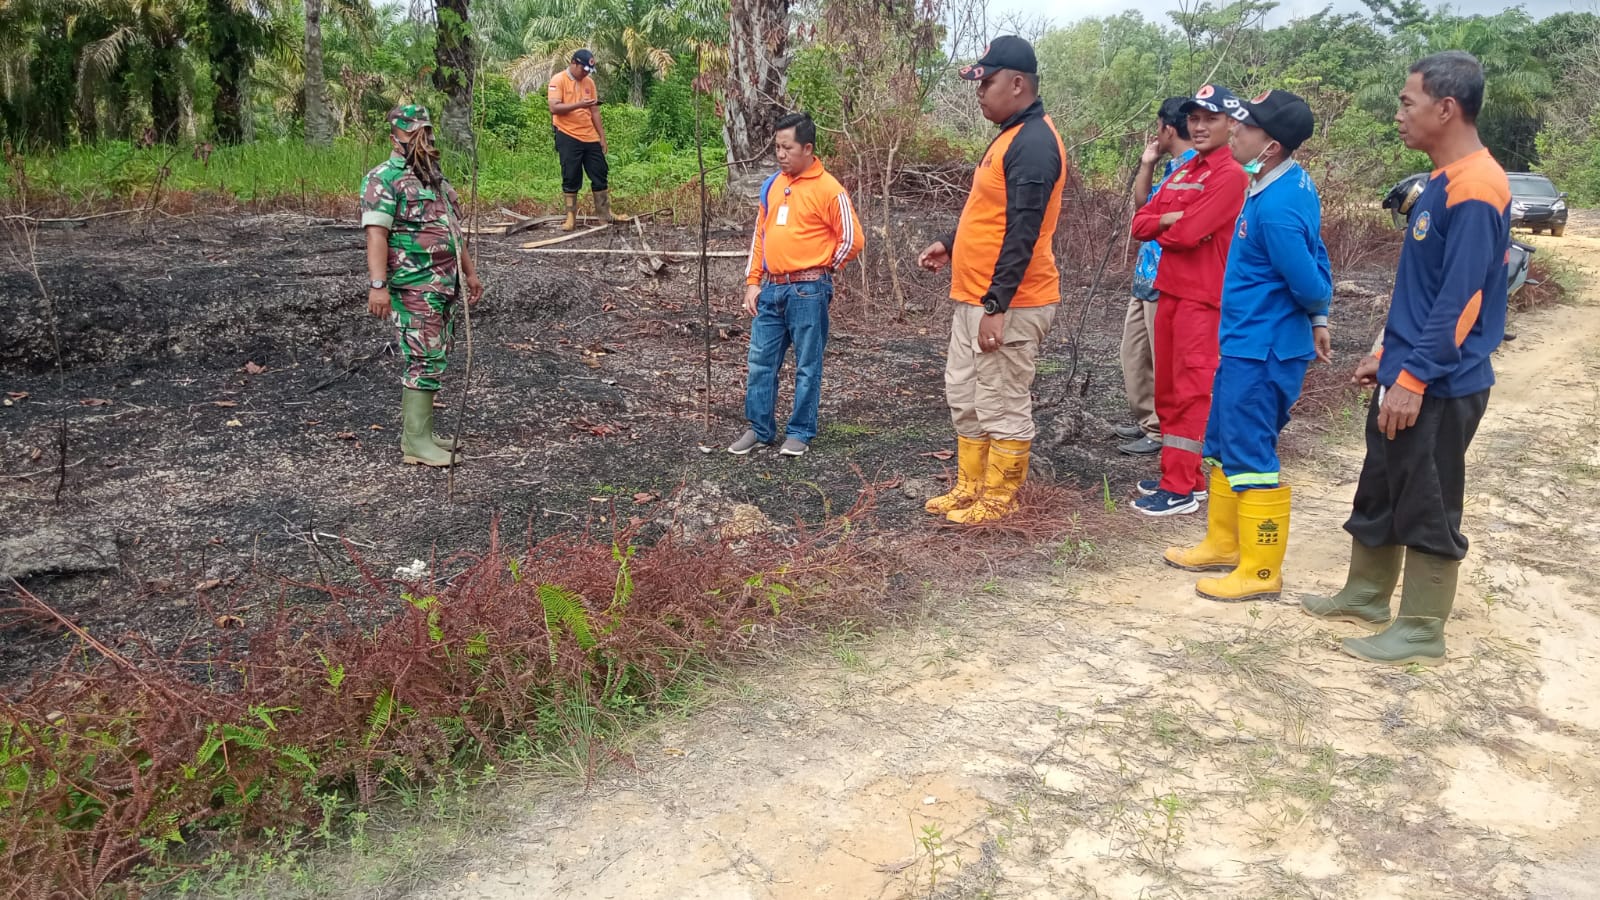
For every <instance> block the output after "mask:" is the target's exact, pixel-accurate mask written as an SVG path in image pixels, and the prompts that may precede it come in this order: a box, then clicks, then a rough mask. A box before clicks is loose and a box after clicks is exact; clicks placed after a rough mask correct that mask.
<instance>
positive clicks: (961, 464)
mask: <svg viewBox="0 0 1600 900" xmlns="http://www.w3.org/2000/svg"><path fill="white" fill-rule="evenodd" d="M988 465H989V438H988V437H981V438H969V437H964V436H962V435H959V434H958V435H956V486H955V487H953V488H951V489H950V493H948V494H941V495H940V496H938V497H935V498H933V499H932V500H929V501H928V502H927V503H925V504H923V506H922V508H923V509H925V510H927V511H928V512H930V513H933V514H934V515H936V516H942V515H945V514H946V513H949V512H951V511H952V510H957V509H966V508H967V507H969V506H971V505H972V504H973V502H974V501H976V500H977V499H978V495H979V494H981V493H983V478H984V469H985V468H986V467H987V466H988Z"/></svg>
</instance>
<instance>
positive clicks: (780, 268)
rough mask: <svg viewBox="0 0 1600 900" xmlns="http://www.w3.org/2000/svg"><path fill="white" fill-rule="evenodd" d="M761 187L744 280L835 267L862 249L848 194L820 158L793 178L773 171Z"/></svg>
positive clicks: (751, 281)
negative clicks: (773, 173)
mask: <svg viewBox="0 0 1600 900" xmlns="http://www.w3.org/2000/svg"><path fill="white" fill-rule="evenodd" d="M766 188H767V190H766V196H765V197H764V198H763V199H764V200H765V202H764V203H763V204H762V205H761V208H760V210H759V211H758V212H757V214H756V228H755V234H754V236H752V237H751V239H750V265H749V267H748V270H747V272H746V277H745V284H760V283H761V276H762V275H763V274H772V275H788V274H791V273H794V272H801V271H804V270H806V269H837V268H839V267H840V266H843V265H844V264H845V263H847V262H849V261H850V260H852V259H855V258H856V256H857V254H859V253H860V252H861V250H862V248H864V247H866V245H867V243H866V235H864V234H863V233H862V231H861V222H860V220H859V219H857V218H856V210H855V207H854V206H853V205H852V204H851V203H850V195H849V194H848V193H846V192H845V189H844V185H842V184H840V183H839V180H838V179H837V178H834V177H833V176H832V175H830V174H828V172H827V171H826V170H825V169H823V168H822V162H821V161H820V160H814V161H812V163H811V166H810V168H808V169H806V170H805V171H804V172H801V173H800V174H799V175H795V176H793V177H791V176H789V175H787V174H784V173H782V172H780V173H778V174H777V175H776V176H775V177H773V178H771V179H768V181H767V184H766Z"/></svg>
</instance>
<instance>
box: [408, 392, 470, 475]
mask: <svg viewBox="0 0 1600 900" xmlns="http://www.w3.org/2000/svg"><path fill="white" fill-rule="evenodd" d="M400 410H401V426H400V454H401V459H400V461H401V462H403V463H405V464H406V465H408V466H440V467H444V466H453V465H455V462H456V458H455V454H453V453H451V452H450V451H448V450H446V449H444V448H443V447H440V446H439V445H438V444H435V443H434V442H433V392H432V391H419V390H416V389H414V388H406V389H405V395H404V396H403V397H402V398H401V401H400Z"/></svg>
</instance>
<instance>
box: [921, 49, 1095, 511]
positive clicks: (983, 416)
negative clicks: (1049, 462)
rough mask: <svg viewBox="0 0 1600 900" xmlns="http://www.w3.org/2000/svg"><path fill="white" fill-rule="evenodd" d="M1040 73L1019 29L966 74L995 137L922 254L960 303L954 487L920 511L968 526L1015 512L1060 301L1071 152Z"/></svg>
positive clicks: (947, 378) (949, 389) (954, 335)
mask: <svg viewBox="0 0 1600 900" xmlns="http://www.w3.org/2000/svg"><path fill="white" fill-rule="evenodd" d="M1038 73H1039V66H1038V61H1037V60H1036V58H1035V57H1034V53H1033V47H1032V45H1030V44H1029V43H1028V42H1027V41H1025V40H1023V39H1022V38H1020V37H1014V36H1006V37H999V38H995V40H994V42H993V43H991V44H990V45H989V47H988V48H987V49H986V50H985V51H984V54H983V58H982V59H979V60H978V61H977V62H976V63H974V64H973V65H970V66H967V67H966V68H964V69H962V70H961V77H962V78H965V79H966V80H968V81H976V82H977V83H978V89H977V93H978V106H979V107H980V108H982V110H983V116H984V118H986V119H988V120H989V121H991V122H994V123H995V124H997V125H999V126H1000V134H999V135H998V136H997V137H995V139H994V141H993V142H992V143H990V144H989V149H988V150H986V151H985V152H984V154H983V161H982V162H980V163H979V164H978V168H977V171H976V172H974V173H973V175H972V192H971V193H970V194H968V195H967V204H966V206H965V207H964V208H963V209H962V210H961V220H960V222H959V223H958V224H957V227H956V230H955V233H954V234H951V235H949V236H947V237H945V238H944V239H943V240H938V241H935V242H934V243H932V244H930V245H929V246H928V247H927V249H925V250H923V251H922V255H921V256H920V257H918V260H917V262H918V264H919V265H921V266H922V267H923V268H925V269H928V270H930V271H932V270H937V269H939V268H941V267H942V266H944V265H945V263H949V264H950V267H951V271H950V299H951V300H954V301H955V314H954V316H953V317H952V320H951V326H950V349H949V352H948V356H947V358H946V362H945V373H944V383H945V397H946V400H947V401H948V402H949V404H950V418H951V420H952V421H953V422H954V423H955V429H956V440H957V445H958V447H959V450H960V456H959V460H958V472H957V478H956V484H955V487H954V489H952V490H951V491H950V492H949V493H947V494H945V495H943V496H940V497H935V498H933V499H932V500H929V501H928V504H927V510H928V512H930V513H933V514H935V515H944V516H946V517H947V518H948V519H949V520H950V521H952V522H957V523H961V524H967V525H975V524H979V523H983V522H991V521H994V520H996V519H999V518H1002V517H1004V516H1005V515H1007V514H1008V513H1010V512H1011V511H1012V510H1013V509H1015V508H1016V494H1017V490H1018V489H1019V488H1020V487H1021V486H1022V482H1023V481H1024V480H1025V479H1026V478H1027V476H1028V456H1029V451H1030V449H1031V447H1032V444H1033V434H1034V426H1033V396H1032V393H1031V388H1032V385H1033V376H1034V371H1035V364H1036V362H1037V359H1038V354H1039V348H1040V347H1041V346H1043V344H1044V340H1045V338H1046V336H1048V335H1049V333H1050V325H1051V323H1052V322H1053V321H1054V320H1055V315H1056V310H1057V309H1058V308H1059V307H1060V305H1061V276H1060V273H1059V272H1057V271H1056V263H1055V258H1054V257H1053V256H1052V255H1051V251H1050V247H1051V240H1052V238H1053V237H1054V236H1055V231H1056V221H1057V219H1059V218H1060V215H1061V189H1062V187H1063V186H1064V185H1065V183H1066V177H1067V164H1066V159H1067V155H1066V151H1065V149H1064V148H1063V147H1062V145H1061V137H1060V135H1058V134H1057V133H1056V129H1055V125H1054V124H1053V123H1051V121H1050V117H1049V116H1047V115H1045V113H1044V104H1043V103H1041V102H1040V100H1039V74H1038Z"/></svg>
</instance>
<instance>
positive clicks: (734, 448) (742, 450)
mask: <svg viewBox="0 0 1600 900" xmlns="http://www.w3.org/2000/svg"><path fill="white" fill-rule="evenodd" d="M759 446H761V438H758V437H756V430H755V429H754V428H746V429H745V430H744V434H741V435H739V439H738V440H737V441H734V442H733V443H732V444H729V445H728V452H729V453H732V454H733V455H734V456H744V455H745V454H746V453H749V452H750V451H751V450H754V449H755V448H757V447H759Z"/></svg>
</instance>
